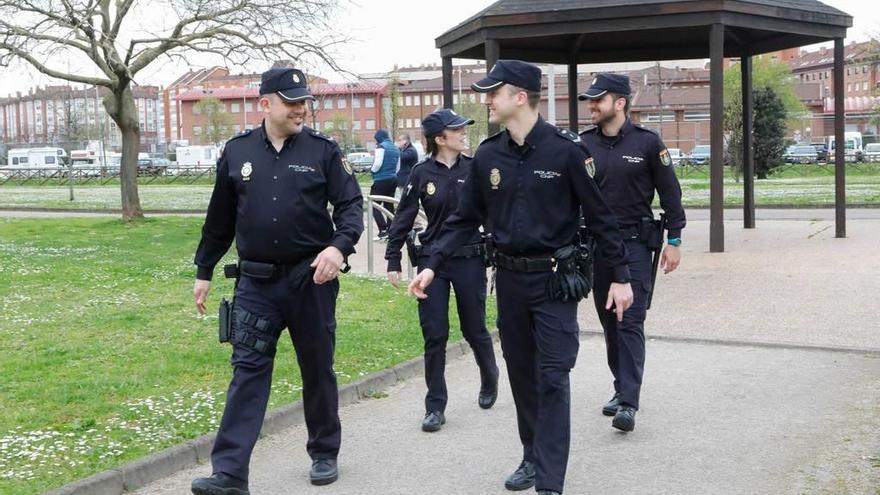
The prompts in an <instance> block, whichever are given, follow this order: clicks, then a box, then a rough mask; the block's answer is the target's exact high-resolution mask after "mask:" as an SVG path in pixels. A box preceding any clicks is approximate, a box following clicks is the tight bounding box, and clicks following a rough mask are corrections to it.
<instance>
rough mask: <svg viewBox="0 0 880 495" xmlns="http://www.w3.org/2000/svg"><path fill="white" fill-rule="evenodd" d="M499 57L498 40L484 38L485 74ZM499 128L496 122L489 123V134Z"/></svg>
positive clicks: (499, 46)
mask: <svg viewBox="0 0 880 495" xmlns="http://www.w3.org/2000/svg"><path fill="white" fill-rule="evenodd" d="M499 58H501V45H499V44H498V40H496V39H487V40H486V74H487V75H488V74H489V71H491V70H492V67H493V66H494V65H495V62H497V61H498V59H499ZM488 115H489V109H488V108H486V116H487V117H488ZM500 130H501V126H500V125H498V124H491V123H490V124H489V135H490V136H491V135H493V134H495V133H497V132H498V131H500Z"/></svg>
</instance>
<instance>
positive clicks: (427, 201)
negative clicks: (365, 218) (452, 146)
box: [385, 154, 480, 271]
mask: <svg viewBox="0 0 880 495" xmlns="http://www.w3.org/2000/svg"><path fill="white" fill-rule="evenodd" d="M472 161H473V159H472V158H471V157H469V156H466V155H462V154H459V155H458V159H456V160H455V163H454V164H453V165H452V167H447V166H446V165H445V164H444V163H442V162H439V161H437V160H435V159H434V158H433V157H430V156H429V157H427V158H425V160H424V161H422V162H421V163H419V164H418V165H417V166H416V167H414V168H413V170H412V174H411V175H410V179H409V184H407V186H406V188H404V190H403V195H402V196H401V198H400V204H399V205H398V207H397V211H396V213H395V215H394V221H393V222H392V223H391V228H390V229H389V232H388V247H387V248H386V251H385V259H386V260H388V271H400V270H401V266H400V259H401V255H400V249H401V248H402V247H403V243H404V241H405V239H406V235H407V233H408V232H409V230H410V229H412V225H413V222H414V221H415V218H416V215H417V214H418V211H419V204H420V203H421V205H422V207H423V208H424V210H425V215H426V216H427V217H428V226H427V227H426V228H425V231H424V232H422V233H420V234H419V241H420V242H421V244H422V245H423V246H429V245H431V243H432V242H433V241H434V240H435V239H436V238H437V234H438V233H439V231H440V227H441V226H442V225H443V222H445V221H446V219H447V218H448V217H449V216H450V215H451V214H452V212H453V211H455V208H456V207H457V206H458V198H459V195H460V191H461V189H462V186H463V185H464V184H465V182H466V180H467V177H468V172H469V171H470V168H471V162H472ZM479 240H480V234H479V232H478V231H477V229H476V228H474V229H473V232H472V234H471V236H470V239H469V240H468V241H467V244H474V243H476V242H479ZM411 261H413V262H414V261H415V260H411Z"/></svg>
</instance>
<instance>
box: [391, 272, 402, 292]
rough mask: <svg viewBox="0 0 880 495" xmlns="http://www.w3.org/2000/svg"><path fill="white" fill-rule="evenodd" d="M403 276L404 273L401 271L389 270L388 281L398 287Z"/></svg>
mask: <svg viewBox="0 0 880 495" xmlns="http://www.w3.org/2000/svg"><path fill="white" fill-rule="evenodd" d="M402 276H403V274H402V273H400V272H388V281H389V282H391V285H393V286H394V288H395V289H396V288H397V287H398V284H399V283H400V278H401V277H402Z"/></svg>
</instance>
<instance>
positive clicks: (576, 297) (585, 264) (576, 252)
mask: <svg viewBox="0 0 880 495" xmlns="http://www.w3.org/2000/svg"><path fill="white" fill-rule="evenodd" d="M551 260H552V261H553V263H554V265H553V271H552V273H551V274H550V278H548V279H547V297H549V298H550V299H553V300H557V301H563V302H569V301H580V300H581V299H583V298H585V297H587V295H589V293H590V290H591V289H592V288H593V267H592V265H593V263H592V253H590V251H589V249H586V248H582V246H581V245H580V244H578V245H576V246H564V247H561V248H559V249H557V250H556V252H554V253H553V257H552V258H551Z"/></svg>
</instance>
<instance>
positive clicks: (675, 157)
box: [666, 148, 684, 167]
mask: <svg viewBox="0 0 880 495" xmlns="http://www.w3.org/2000/svg"><path fill="white" fill-rule="evenodd" d="M666 151H668V152H669V157H670V158H672V166H673V167H677V166H679V165H681V159H682V158H684V155H683V154H682V152H681V149H679V148H667V149H666Z"/></svg>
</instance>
